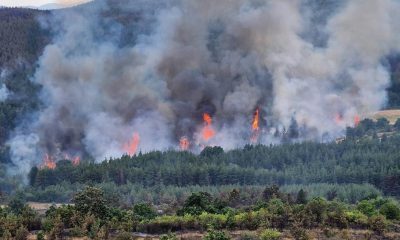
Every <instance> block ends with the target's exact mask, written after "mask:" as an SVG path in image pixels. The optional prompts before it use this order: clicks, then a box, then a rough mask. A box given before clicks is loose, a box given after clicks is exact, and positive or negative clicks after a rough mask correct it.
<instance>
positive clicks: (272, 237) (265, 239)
mask: <svg viewBox="0 0 400 240" xmlns="http://www.w3.org/2000/svg"><path fill="white" fill-rule="evenodd" d="M281 235H282V234H281V233H280V232H278V231H276V230H274V229H265V230H264V231H262V232H261V234H260V238H261V240H276V239H279V238H280V237H281Z"/></svg>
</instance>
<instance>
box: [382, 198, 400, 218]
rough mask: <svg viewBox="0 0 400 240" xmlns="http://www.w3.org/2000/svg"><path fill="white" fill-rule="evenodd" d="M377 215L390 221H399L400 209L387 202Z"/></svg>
mask: <svg viewBox="0 0 400 240" xmlns="http://www.w3.org/2000/svg"><path fill="white" fill-rule="evenodd" d="M379 213H380V214H382V215H383V216H385V217H386V218H387V219H390V220H399V219H400V208H399V207H398V206H397V205H396V204H395V203H393V202H387V203H385V204H383V205H382V207H381V209H380V210H379Z"/></svg>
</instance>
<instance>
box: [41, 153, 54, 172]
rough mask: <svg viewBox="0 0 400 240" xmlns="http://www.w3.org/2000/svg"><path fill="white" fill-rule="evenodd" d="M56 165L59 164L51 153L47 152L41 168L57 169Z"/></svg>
mask: <svg viewBox="0 0 400 240" xmlns="http://www.w3.org/2000/svg"><path fill="white" fill-rule="evenodd" d="M56 167H57V164H56V162H55V161H54V160H53V158H52V157H51V156H50V155H49V154H46V155H45V156H44V158H43V163H42V166H41V168H48V169H55V168H56Z"/></svg>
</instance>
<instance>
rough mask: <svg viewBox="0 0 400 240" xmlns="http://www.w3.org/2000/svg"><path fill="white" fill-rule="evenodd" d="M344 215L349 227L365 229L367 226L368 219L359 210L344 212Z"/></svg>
mask: <svg viewBox="0 0 400 240" xmlns="http://www.w3.org/2000/svg"><path fill="white" fill-rule="evenodd" d="M344 215H345V217H346V219H347V221H348V222H349V224H350V225H355V226H358V227H365V226H367V224H368V217H367V216H366V215H365V214H363V213H362V212H360V211H359V210H353V211H345V212H344Z"/></svg>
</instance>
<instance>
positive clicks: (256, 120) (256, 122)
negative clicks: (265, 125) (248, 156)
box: [251, 108, 260, 131]
mask: <svg viewBox="0 0 400 240" xmlns="http://www.w3.org/2000/svg"><path fill="white" fill-rule="evenodd" d="M259 121H260V112H259V110H258V108H257V110H256V112H255V113H254V117H253V124H252V125H251V126H252V128H253V131H257V130H258V129H259V128H260V126H259Z"/></svg>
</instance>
